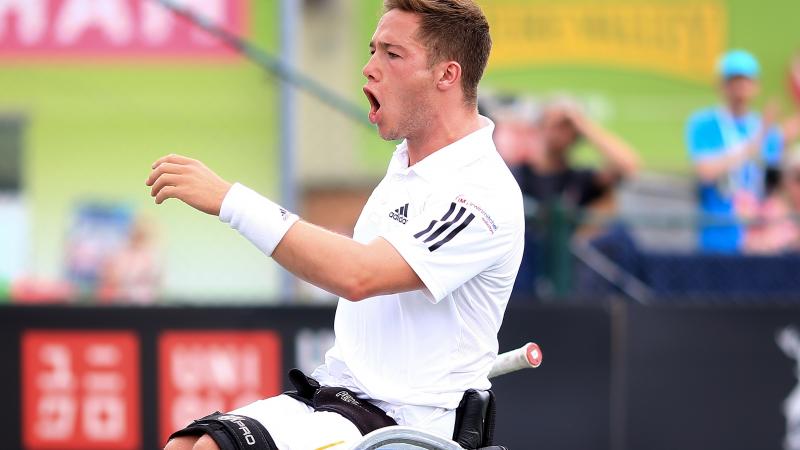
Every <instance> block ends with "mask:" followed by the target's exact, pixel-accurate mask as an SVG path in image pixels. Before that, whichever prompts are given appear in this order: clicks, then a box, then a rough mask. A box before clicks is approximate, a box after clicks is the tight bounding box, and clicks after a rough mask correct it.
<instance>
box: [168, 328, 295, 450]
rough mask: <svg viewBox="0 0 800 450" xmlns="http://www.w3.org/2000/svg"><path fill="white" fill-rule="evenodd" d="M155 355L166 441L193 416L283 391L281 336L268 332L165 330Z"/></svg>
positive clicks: (237, 405) (224, 410) (226, 408)
mask: <svg viewBox="0 0 800 450" xmlns="http://www.w3.org/2000/svg"><path fill="white" fill-rule="evenodd" d="M158 358H159V360H158V370H159V392H158V397H159V403H160V405H159V412H160V423H161V437H162V442H164V443H166V440H167V437H168V436H169V435H170V434H171V433H172V432H173V431H175V430H178V429H180V428H183V427H185V426H186V425H188V424H189V423H191V422H192V420H193V419H198V418H200V417H203V416H205V415H208V414H210V413H213V412H214V411H222V412H226V411H230V410H232V409H235V408H237V407H240V406H244V405H246V404H248V403H252V402H253V401H256V400H259V399H262V398H265V397H270V396H273V395H277V394H279V393H280V392H281V380H282V376H281V340H280V337H279V336H278V335H277V334H276V333H272V332H269V331H252V332H236V331H194V332H183V331H169V332H165V333H163V334H162V335H161V336H160V338H159V341H158Z"/></svg>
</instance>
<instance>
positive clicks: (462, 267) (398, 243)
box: [381, 196, 524, 303]
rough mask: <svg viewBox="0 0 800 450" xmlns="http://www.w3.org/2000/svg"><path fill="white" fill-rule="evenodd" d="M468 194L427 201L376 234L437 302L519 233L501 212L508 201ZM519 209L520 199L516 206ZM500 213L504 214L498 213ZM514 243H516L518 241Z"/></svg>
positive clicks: (502, 252)
mask: <svg viewBox="0 0 800 450" xmlns="http://www.w3.org/2000/svg"><path fill="white" fill-rule="evenodd" d="M496 203H497V206H495V205H492V206H491V207H490V206H489V205H488V204H487V202H480V201H478V200H475V201H473V199H472V198H469V197H465V196H458V197H456V198H452V199H448V200H444V201H433V202H429V205H426V207H425V209H424V211H422V213H421V214H419V215H417V216H416V217H413V218H411V219H410V220H409V221H408V223H407V224H406V225H405V226H403V227H400V228H398V229H395V230H392V231H389V232H386V233H384V234H382V235H381V237H383V238H384V239H386V240H387V241H388V242H389V243H390V244H391V245H392V246H393V247H394V248H395V249H397V251H398V252H399V253H400V255H401V256H402V257H403V258H404V259H405V260H406V262H407V263H408V264H409V265H410V266H411V268H412V269H413V270H414V272H416V274H417V275H418V276H419V278H420V279H421V280H422V282H423V283H424V284H425V287H426V288H427V292H425V294H426V296H427V297H428V299H429V300H430V301H431V302H433V303H438V302H439V301H441V300H442V299H443V298H445V297H446V296H447V295H449V294H450V293H451V292H453V291H454V290H456V289H457V288H458V287H460V286H461V285H462V284H464V283H465V282H467V281H468V280H470V279H471V278H473V277H475V276H476V275H478V274H480V273H481V272H483V271H485V270H486V269H488V268H489V267H491V266H492V265H494V264H495V263H497V262H498V261H501V260H503V258H504V257H506V256H507V255H509V254H510V253H511V251H512V249H513V246H514V245H516V238H517V237H518V236H521V234H519V232H518V231H519V230H516V228H524V223H523V222H522V221H520V226H516V227H515V224H514V223H513V221H512V220H509V219H508V218H507V217H509V216H513V214H510V211H504V208H505V207H506V206H505V205H508V204H509V202H502V203H499V202H496ZM518 208H519V210H520V211H521V210H522V204H521V203H520V204H519V206H518ZM503 216H506V217H503ZM519 245H522V243H521V242H520V244H519Z"/></svg>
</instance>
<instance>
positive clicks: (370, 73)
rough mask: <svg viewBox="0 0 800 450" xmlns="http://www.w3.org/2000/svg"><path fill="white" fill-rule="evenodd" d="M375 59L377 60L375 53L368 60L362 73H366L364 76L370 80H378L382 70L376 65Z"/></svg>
mask: <svg viewBox="0 0 800 450" xmlns="http://www.w3.org/2000/svg"><path fill="white" fill-rule="evenodd" d="M374 60H375V55H374V54H373V55H372V56H370V58H369V60H368V61H367V64H365V65H364V69H363V70H362V71H361V73H363V74H364V76H365V77H366V78H367V80H368V81H378V76H379V74H380V72H379V70H378V68H377V67H376V64H375V61H374Z"/></svg>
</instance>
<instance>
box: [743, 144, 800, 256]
mask: <svg viewBox="0 0 800 450" xmlns="http://www.w3.org/2000/svg"><path fill="white" fill-rule="evenodd" d="M782 169H783V170H781V172H780V181H779V184H778V186H776V187H775V188H774V189H773V191H772V192H770V193H769V195H768V196H767V199H766V200H765V201H764V203H763V204H762V205H760V207H759V208H758V211H757V213H756V214H755V215H754V216H753V217H752V218H751V217H748V219H751V220H752V221H753V225H752V226H750V227H748V229H747V234H746V236H745V242H744V248H745V251H747V252H749V253H762V254H765V253H780V252H787V251H798V250H800V224H799V223H798V217H800V216H799V215H800V146H798V147H797V148H795V149H794V150H793V151H792V153H790V154H789V155H788V157H787V158H786V159H785V161H784V164H783V168H782Z"/></svg>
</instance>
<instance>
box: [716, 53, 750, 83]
mask: <svg viewBox="0 0 800 450" xmlns="http://www.w3.org/2000/svg"><path fill="white" fill-rule="evenodd" d="M717 71H718V72H719V75H720V76H721V77H722V78H723V79H725V80H727V79H728V78H733V77H747V78H758V73H759V72H760V71H761V68H760V67H759V65H758V60H757V59H756V57H755V56H753V55H752V54H750V52H747V51H745V50H731V51H729V52H727V53H725V54H724V55H722V57H721V58H720V59H719V62H718V63H717Z"/></svg>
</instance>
